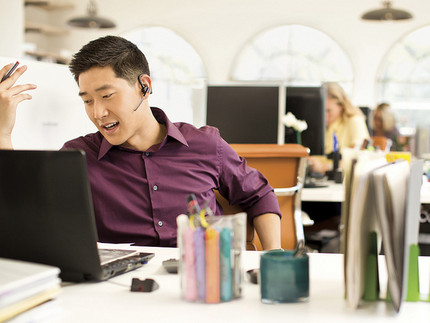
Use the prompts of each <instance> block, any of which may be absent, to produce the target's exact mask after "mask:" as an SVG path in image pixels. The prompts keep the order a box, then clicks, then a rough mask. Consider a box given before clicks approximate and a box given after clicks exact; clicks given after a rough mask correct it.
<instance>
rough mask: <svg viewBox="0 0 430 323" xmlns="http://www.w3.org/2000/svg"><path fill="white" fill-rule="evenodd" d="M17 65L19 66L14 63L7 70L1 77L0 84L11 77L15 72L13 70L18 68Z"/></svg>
mask: <svg viewBox="0 0 430 323" xmlns="http://www.w3.org/2000/svg"><path fill="white" fill-rule="evenodd" d="M18 65H19V62H18V61H16V62H15V64H13V66H12V67H11V68H10V69H9V71H7V73H6V74H5V75H4V76H3V77H2V79H1V81H0V83H1V82H3V81H4V80H6V79H7V78H9V77H10V76H11V75H12V73H13V72H14V71H15V69H16V68H17V67H18Z"/></svg>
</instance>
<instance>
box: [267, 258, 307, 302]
mask: <svg viewBox="0 0 430 323" xmlns="http://www.w3.org/2000/svg"><path fill="white" fill-rule="evenodd" d="M260 289H261V301H262V302H263V303H268V304H276V303H289V302H299V301H304V300H307V299H308V298H309V258H308V256H307V255H306V254H304V255H301V256H293V251H281V250H273V251H268V252H266V253H263V254H262V255H261V257H260Z"/></svg>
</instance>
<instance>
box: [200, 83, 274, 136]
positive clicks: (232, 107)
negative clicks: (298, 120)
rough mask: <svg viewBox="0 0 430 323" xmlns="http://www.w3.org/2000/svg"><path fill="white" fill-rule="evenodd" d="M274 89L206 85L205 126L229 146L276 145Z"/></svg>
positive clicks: (269, 87)
mask: <svg viewBox="0 0 430 323" xmlns="http://www.w3.org/2000/svg"><path fill="white" fill-rule="evenodd" d="M278 106H279V87H278V86H224V85H223V86H208V92H207V117H206V121H207V122H206V123H207V124H208V125H210V126H214V127H217V128H218V129H219V130H220V133H221V136H222V137H223V138H224V139H225V140H226V141H227V142H228V143H229V144H276V143H277V139H278Z"/></svg>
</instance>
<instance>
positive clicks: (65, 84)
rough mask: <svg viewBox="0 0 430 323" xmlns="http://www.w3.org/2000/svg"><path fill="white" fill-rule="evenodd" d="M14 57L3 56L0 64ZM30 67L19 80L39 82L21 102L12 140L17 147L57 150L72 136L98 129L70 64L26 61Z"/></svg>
mask: <svg viewBox="0 0 430 323" xmlns="http://www.w3.org/2000/svg"><path fill="white" fill-rule="evenodd" d="M13 60H14V59H13V58H8V57H0V65H1V66H4V65H6V64H8V63H10V62H13ZM20 65H27V66H28V69H27V71H26V72H25V73H24V74H23V75H22V76H21V78H20V80H19V81H18V82H19V83H20V84H25V83H36V84H37V89H36V90H34V91H30V92H29V93H30V94H31V96H32V99H31V100H28V101H23V102H22V103H20V104H19V106H18V110H17V115H16V122H15V127H14V130H13V134H12V144H13V146H14V148H15V149H53V150H57V149H59V148H61V147H62V146H63V144H64V143H65V142H66V141H68V140H70V139H73V138H76V137H79V136H82V135H85V134H87V133H90V132H95V131H97V129H96V127H95V126H94V125H93V124H92V123H91V121H90V120H89V119H88V118H87V116H86V113H85V108H84V104H83V102H82V99H81V98H80V97H79V95H78V93H79V88H78V86H77V84H76V82H75V80H74V79H73V77H72V76H71V74H70V71H69V69H68V67H67V66H65V65H60V64H52V63H43V62H34V61H26V60H22V59H20Z"/></svg>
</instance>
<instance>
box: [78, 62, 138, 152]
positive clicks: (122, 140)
mask: <svg viewBox="0 0 430 323" xmlns="http://www.w3.org/2000/svg"><path fill="white" fill-rule="evenodd" d="M79 95H80V96H81V98H82V100H83V101H84V104H85V110H86V113H87V115H88V117H89V118H90V120H91V121H92V122H93V123H94V125H95V126H96V127H97V129H98V130H99V131H100V132H101V134H102V135H103V136H104V137H105V138H106V139H107V140H108V141H109V142H110V143H111V144H112V145H125V146H131V147H132V145H131V144H130V140H131V141H133V137H135V136H136V135H137V133H138V131H139V129H140V126H141V125H142V122H141V120H140V119H139V116H140V114H139V111H133V110H134V109H135V108H136V106H137V104H138V103H139V102H140V99H141V98H142V93H141V91H140V87H139V86H138V82H137V79H136V84H134V85H131V84H130V83H129V82H128V81H126V80H124V79H122V78H118V77H116V76H115V73H114V71H113V70H112V68H111V67H93V68H91V69H89V70H88V71H86V72H84V73H82V74H80V75H79ZM142 108H143V107H141V108H140V109H142Z"/></svg>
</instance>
